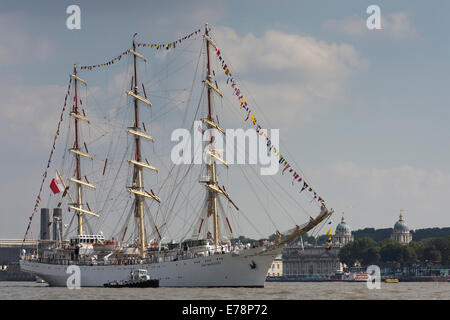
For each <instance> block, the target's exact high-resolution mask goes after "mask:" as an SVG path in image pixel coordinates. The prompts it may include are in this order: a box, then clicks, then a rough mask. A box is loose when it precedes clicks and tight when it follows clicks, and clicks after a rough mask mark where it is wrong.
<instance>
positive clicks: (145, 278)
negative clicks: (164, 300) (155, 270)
mask: <svg viewBox="0 0 450 320" xmlns="http://www.w3.org/2000/svg"><path fill="white" fill-rule="evenodd" d="M103 286H104V287H106V288H158V287H159V280H157V279H150V276H149V275H148V274H147V270H146V269H138V270H133V271H132V272H131V274H130V280H128V281H113V282H108V283H105V284H104V285H103Z"/></svg>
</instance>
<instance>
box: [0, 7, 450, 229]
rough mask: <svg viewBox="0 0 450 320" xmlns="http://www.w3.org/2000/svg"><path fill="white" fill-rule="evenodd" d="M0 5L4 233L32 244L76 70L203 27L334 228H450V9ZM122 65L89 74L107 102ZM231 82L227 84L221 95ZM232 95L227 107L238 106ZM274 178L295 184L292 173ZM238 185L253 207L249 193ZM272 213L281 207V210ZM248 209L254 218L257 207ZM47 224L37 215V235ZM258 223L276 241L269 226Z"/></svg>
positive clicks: (154, 66) (158, 60)
mask: <svg viewBox="0 0 450 320" xmlns="http://www.w3.org/2000/svg"><path fill="white" fill-rule="evenodd" d="M72 4H76V5H78V6H79V7H80V9H81V29H79V30H69V29H68V28H67V27H66V20H67V18H68V16H69V15H68V14H67V13H66V8H67V7H68V6H69V5H72ZM373 4H376V5H378V6H379V7H380V9H381V19H382V20H381V27H382V29H381V30H369V29H368V28H367V26H366V20H367V19H368V17H369V14H367V13H366V10H367V7H368V6H370V5H373ZM0 5H1V7H2V10H1V12H0V94H1V99H0V110H1V112H2V117H0V145H1V150H2V160H1V161H2V163H1V164H2V165H1V167H0V176H1V177H2V178H1V179H2V183H1V186H0V200H1V203H2V209H1V212H0V238H22V237H23V234H24V232H25V229H26V226H27V223H28V217H29V216H30V215H31V213H32V211H33V206H34V201H35V198H36V195H37V192H38V190H39V186H40V182H41V180H42V179H41V178H42V174H43V172H44V170H45V167H46V164H47V159H48V154H49V150H50V147H51V144H52V140H53V136H54V132H55V128H56V125H57V119H58V116H59V112H60V108H61V105H62V103H63V100H64V94H65V91H66V88H67V78H68V77H67V76H68V74H69V72H71V69H72V68H73V64H77V65H83V64H85V65H89V64H96V63H102V62H103V61H108V60H109V59H111V58H113V57H115V56H117V55H118V54H120V53H122V52H123V51H124V50H125V49H127V48H128V47H129V45H130V42H131V37H132V35H133V34H134V33H135V32H137V33H138V39H139V41H142V42H165V41H173V40H175V39H177V38H179V37H180V36H183V35H185V34H189V33H190V32H192V31H194V30H197V29H199V28H201V29H202V30H203V28H204V25H205V23H208V25H209V26H210V27H211V30H212V31H211V32H212V35H213V36H214V39H215V40H216V41H217V43H218V44H219V45H220V47H221V48H222V49H223V50H222V52H223V54H224V57H225V58H226V59H227V61H230V66H232V71H233V72H234V74H235V75H236V76H237V77H238V81H239V83H240V84H241V87H242V88H243V91H244V92H245V94H246V96H248V97H249V101H250V102H251V103H252V104H253V105H255V107H257V111H258V112H259V114H260V116H259V117H260V119H263V120H264V123H265V124H266V125H267V128H279V129H280V139H281V143H282V144H281V147H282V149H281V150H286V152H288V154H289V159H292V161H295V163H296V164H297V165H298V167H299V169H300V170H301V172H302V173H303V174H304V175H305V176H306V177H308V180H309V181H310V182H311V184H312V185H314V188H315V190H317V191H318V192H320V195H321V196H322V197H323V198H324V199H326V203H327V206H328V207H331V208H333V209H334V210H335V211H336V214H335V215H334V217H333V227H335V226H336V224H337V223H338V222H339V220H340V215H341V213H342V212H344V213H345V217H346V221H347V223H348V224H349V226H350V227H351V229H353V230H356V229H361V228H365V227H373V228H387V227H392V226H393V225H394V223H395V222H396V221H397V220H398V215H399V213H400V210H403V211H404V217H405V220H406V222H407V224H408V225H409V226H410V228H411V229H418V228H427V227H448V226H450V215H449V214H448V213H447V211H446V210H447V207H448V206H447V203H446V199H447V198H448V195H449V191H450V168H449V163H450V161H449V160H450V148H449V141H450V129H449V126H448V120H449V119H450V110H449V108H448V105H449V100H450V99H449V96H448V89H447V88H448V83H449V75H448V72H449V68H450V62H449V59H448V57H449V56H450V42H449V41H448V30H450V25H449V24H450V22H449V21H448V19H447V12H448V11H449V10H450V3H448V2H447V1H433V3H432V4H429V3H426V2H423V1H395V2H393V1H360V0H359V1H339V2H338V1H287V0H280V1H262V0H261V1H252V0H248V1H245V0H240V1H189V2H187V1H183V2H181V1H95V2H93V1H4V0H0ZM192 41H197V43H200V44H201V42H200V40H198V39H197V40H192ZM188 48H190V49H192V52H189V50H188V49H186V51H185V53H187V54H189V53H190V54H191V56H192V57H195V54H197V53H198V51H196V50H197V49H196V48H197V47H195V44H193V45H192V47H188ZM198 48H200V47H198ZM175 50H176V49H174V52H175ZM180 50H181V49H180ZM146 53H148V54H150V52H149V51H147V52H146ZM152 54H153V53H152ZM174 54H175V53H174ZM171 57H174V59H175V57H176V56H168V58H164V57H158V56H155V58H154V59H151V61H150V63H149V64H148V70H149V71H148V75H149V76H154V75H155V74H158V73H157V72H158V70H170V69H169V68H170V67H169V64H168V63H169V62H168V61H169V59H170V58H171ZM164 66H165V68H166V69H164ZM191 67H195V65H193V64H192V65H191ZM114 68H116V66H114V67H113V68H111V70H112V71H107V72H105V73H102V72H96V73H92V75H91V74H83V76H86V77H88V78H89V81H91V83H93V85H92V95H93V96H96V97H97V99H98V100H99V101H100V102H99V103H100V104H102V105H103V106H105V105H106V101H108V99H107V97H106V96H107V95H112V94H113V93H114V92H115V89H116V86H118V85H120V84H121V83H123V78H121V76H123V75H122V74H121V73H120V72H122V71H123V70H122V69H120V67H117V68H116V69H114ZM188 68H190V67H188ZM189 70H191V69H189ZM192 70H193V69H192ZM161 72H162V71H161ZM146 76H147V74H146ZM224 79H225V78H220V79H218V81H219V84H220V87H225V84H224ZM147 80H148V79H147ZM127 81H128V80H127ZM191 81H192V78H188V80H187V82H189V83H188V85H186V84H185V87H189V85H190V83H191ZM174 83H176V84H177V85H178V84H181V83H182V82H180V80H178V81H177V82H174ZM174 83H172V84H171V85H175V84H174ZM163 87H164V88H166V89H168V88H169V84H168V83H165V84H163V85H161V88H163ZM170 88H171V87H170ZM170 88H169V89H170ZM151 89H153V88H150V90H149V91H151V92H152V90H151ZM108 90H109V91H108ZM223 90H224V91H226V89H225V88H224V89H223ZM105 92H106V94H105ZM228 93H231V91H228ZM164 94H167V95H169V93H167V92H166V93H164ZM155 96H156V94H155ZM229 96H231V94H230V95H229ZM155 99H156V101H157V98H156V97H155ZM232 99H233V98H232V97H231V98H229V100H226V101H225V105H233V103H236V101H234V100H232ZM233 101H234V102H233ZM155 106H156V107H157V104H155ZM235 107H236V108H238V106H237V105H235ZM152 108H153V107H152ZM154 110H155V108H154ZM156 110H158V109H157V108H156ZM155 112H158V111H155ZM245 125H246V124H245V123H243V122H242V126H243V127H245ZM156 126H158V125H157V124H156ZM160 126H161V127H162V126H163V125H161V124H160ZM235 127H240V124H239V123H235ZM283 147H285V148H286V149H283ZM279 175H280V174H279ZM277 179H279V181H280V183H284V184H285V186H286V188H287V189H289V188H290V187H291V181H290V180H289V179H288V178H286V177H284V176H283V177H278V178H277ZM283 179H284V180H283ZM46 184H47V182H46ZM236 190H239V194H238V196H237V199H238V200H241V201H240V202H241V203H242V202H245V199H246V197H247V196H249V195H250V192H249V191H248V190H245V189H242V188H240V187H239V186H237V189H236ZM295 196H296V197H299V199H300V198H302V197H304V195H303V194H299V193H295ZM302 201H304V199H302ZM238 202H239V201H238ZM308 205H309V202H308V201H306V206H308ZM268 206H269V208H270V210H274V211H276V210H277V205H276V204H275V202H270V204H269V203H268ZM291 210H296V209H295V208H292V209H291ZM311 210H312V209H311ZM247 211H248V212H249V214H250V215H256V214H257V213H256V212H252V206H248V210H247ZM254 211H256V209H254ZM291 214H292V215H295V214H296V213H295V212H291ZM256 219H257V218H256ZM302 219H303V220H302ZM304 219H305V216H302V215H299V216H298V217H297V218H295V220H296V221H298V222H299V223H302V221H303V222H304V221H305V220H304ZM38 225H39V220H38V218H37V217H36V218H35V220H34V221H33V230H35V234H37V233H38V231H37V230H38V229H37V228H38ZM261 228H262V229H263V230H264V231H263V233H264V234H270V233H272V232H270V230H271V229H270V225H265V226H262V227H261ZM280 228H287V224H286V225H283V224H282V226H281V227H280ZM272 231H273V230H272Z"/></svg>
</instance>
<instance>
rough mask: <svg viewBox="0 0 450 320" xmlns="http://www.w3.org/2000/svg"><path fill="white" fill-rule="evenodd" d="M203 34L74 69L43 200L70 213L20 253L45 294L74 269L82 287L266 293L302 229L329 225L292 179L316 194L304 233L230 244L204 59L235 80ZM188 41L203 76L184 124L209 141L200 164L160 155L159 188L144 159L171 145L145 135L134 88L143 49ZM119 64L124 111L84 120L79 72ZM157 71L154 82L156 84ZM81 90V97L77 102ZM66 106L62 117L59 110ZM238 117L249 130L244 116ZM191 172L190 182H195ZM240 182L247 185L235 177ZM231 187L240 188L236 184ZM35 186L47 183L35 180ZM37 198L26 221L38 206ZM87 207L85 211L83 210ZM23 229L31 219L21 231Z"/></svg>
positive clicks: (218, 131) (145, 102) (290, 231)
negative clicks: (140, 282)
mask: <svg viewBox="0 0 450 320" xmlns="http://www.w3.org/2000/svg"><path fill="white" fill-rule="evenodd" d="M210 32H211V29H210V27H209V26H208V25H206V26H205V28H204V32H201V30H200V29H199V30H198V31H196V32H195V33H192V34H190V35H189V36H187V37H183V38H181V39H180V40H178V41H176V42H172V43H167V44H142V43H137V42H136V41H135V38H136V34H135V36H133V41H132V47H131V48H130V49H128V50H127V51H125V52H124V53H122V54H121V55H120V56H118V57H117V58H115V59H113V60H111V61H110V62H108V63H104V64H101V65H94V66H82V67H78V66H76V65H75V66H74V68H73V72H72V73H71V74H70V83H69V89H68V92H67V95H66V101H65V104H64V108H63V112H62V113H61V118H60V123H59V124H58V132H57V135H56V136H55V141H56V140H57V138H58V136H59V134H60V124H61V122H62V121H63V119H69V121H66V122H65V123H66V124H67V126H68V128H67V132H66V136H65V148H63V150H62V151H61V153H62V155H61V159H62V160H61V163H60V164H58V167H57V168H55V175H54V178H53V180H52V181H51V184H50V188H51V190H52V191H53V194H52V193H50V196H49V197H50V198H51V200H49V201H53V202H54V203H55V207H57V208H59V210H60V212H61V211H62V209H67V212H68V214H67V215H65V214H64V216H62V215H61V214H59V217H60V218H61V219H60V220H56V221H55V220H54V221H53V223H54V224H55V225H54V226H53V230H54V237H53V240H45V241H41V243H40V246H39V248H38V249H37V250H35V251H34V252H25V251H24V252H23V254H22V256H21V260H20V267H21V270H23V271H26V272H30V273H32V274H34V275H36V276H38V277H39V278H41V279H43V280H45V281H46V282H47V283H48V284H49V285H51V286H67V285H69V282H70V281H71V278H70V277H71V275H72V273H71V271H70V270H72V269H70V268H69V267H71V266H77V267H78V268H79V286H81V287H100V286H104V285H105V284H106V283H111V282H120V281H126V280H128V279H129V277H130V274H132V273H133V272H134V271H136V270H147V274H148V275H149V276H150V278H151V279H157V280H159V285H160V286H162V287H263V286H264V282H265V279H266V276H267V271H268V269H269V267H270V266H271V264H272V261H273V260H274V259H275V258H276V257H277V256H278V255H279V254H280V253H281V252H282V250H283V248H284V247H285V246H286V245H288V244H289V243H291V242H293V241H294V240H296V239H297V238H298V237H300V236H301V235H303V234H305V233H306V232H309V231H311V230H313V229H317V227H320V226H322V227H323V225H324V224H325V223H326V222H327V221H328V220H329V219H330V216H331V215H332V213H333V210H332V209H328V208H327V207H326V205H325V203H324V201H323V200H322V199H321V198H320V197H318V196H317V194H316V192H315V191H312V189H311V187H309V185H308V184H307V183H306V182H305V181H304V180H302V178H301V177H300V176H299V174H297V173H296V172H294V175H293V179H294V180H295V183H298V185H299V186H300V187H301V188H299V190H298V191H299V192H300V193H301V192H302V191H303V192H304V193H307V192H308V190H309V191H310V193H311V195H312V194H313V193H314V198H313V199H312V200H311V201H313V200H314V201H315V204H317V205H316V206H315V207H314V208H315V209H317V211H318V212H317V213H316V214H315V217H313V216H308V217H307V221H306V222H304V223H302V224H296V223H293V224H291V226H290V227H289V228H287V231H284V232H280V231H278V230H277V229H273V230H272V236H271V237H266V238H265V239H263V240H257V241H253V242H248V243H245V241H243V239H245V238H243V237H241V238H238V237H237V236H236V231H235V232H233V229H234V228H235V227H236V226H232V221H236V220H238V219H234V218H233V219H232V218H231V216H232V215H234V214H236V213H237V212H239V214H241V213H242V210H241V211H240V210H239V207H238V206H237V205H236V203H235V202H234V201H233V200H232V197H231V194H232V192H231V191H229V188H226V187H225V185H224V184H223V183H222V181H220V180H221V175H220V172H221V171H227V170H228V168H229V164H228V163H227V162H226V161H225V159H224V157H223V155H222V154H223V150H221V149H220V148H219V147H217V146H216V143H217V140H218V139H219V138H220V137H221V138H223V137H224V136H225V130H224V129H223V128H222V127H221V124H220V122H219V114H218V112H217V110H218V109H219V107H220V103H215V101H220V99H222V98H223V93H222V91H221V90H220V89H219V87H218V84H217V81H216V74H217V73H218V72H219V71H220V70H214V69H213V63H212V61H211V60H212V57H211V56H212V55H214V54H215V56H217V57H218V60H217V61H216V63H215V65H216V66H220V67H219V68H217V69H222V70H224V72H225V75H226V76H227V84H229V83H233V82H234V79H233V78H230V76H231V74H230V70H229V67H228V66H227V65H226V64H225V63H224V61H223V56H222V54H221V53H220V50H219V49H218V47H217V45H216V42H215V40H214V37H213V36H212V35H211V34H210ZM191 36H193V37H197V38H199V39H200V40H201V41H202V44H201V54H200V55H199V58H198V61H199V62H200V61H201V62H203V63H202V65H203V69H202V71H201V72H199V74H201V75H200V78H201V83H200V84H199V86H201V88H202V91H201V94H200V98H199V103H198V105H197V109H195V113H194V117H193V120H192V121H191V122H190V123H189V125H190V128H191V130H190V132H194V135H195V133H197V134H198V133H201V134H202V136H205V135H204V134H205V132H210V134H209V136H207V138H206V139H203V140H202V144H201V147H202V150H204V152H203V154H202V156H203V159H205V161H204V163H203V162H202V163H200V164H196V163H195V161H192V162H193V163H189V164H185V165H180V164H172V165H170V166H169V165H168V163H170V160H167V159H163V160H161V158H160V159H159V160H160V162H161V163H163V164H164V165H165V168H163V169H164V171H166V172H167V179H165V178H164V177H163V178H162V179H161V178H160V177H158V176H159V175H160V171H163V170H159V169H158V168H157V167H156V166H155V164H154V163H155V162H156V160H155V161H151V160H152V156H151V155H152V152H149V151H148V150H151V149H152V148H153V149H154V148H155V145H156V144H159V143H160V144H166V145H169V143H168V142H167V143H165V142H164V141H157V140H156V139H154V138H153V137H152V136H151V135H150V130H151V127H152V126H153V127H157V129H158V130H164V128H165V124H164V123H161V122H162V121H159V120H158V117H157V116H156V117H153V118H150V117H149V116H148V114H149V113H150V114H151V113H152V112H153V111H152V110H153V109H154V107H153V106H152V103H151V102H150V100H149V99H150V98H151V97H152V94H153V95H154V96H155V97H156V96H157V95H158V94H157V93H154V92H153V93H152V92H148V93H149V94H147V91H146V88H145V86H144V84H143V82H142V83H140V82H139V80H140V75H141V74H140V72H139V71H140V68H139V65H140V64H141V63H146V62H147V59H146V58H145V57H144V55H143V52H142V51H143V48H144V47H150V48H153V49H157V50H164V52H165V51H168V50H169V48H170V49H173V48H175V47H176V46H177V47H180V46H181V42H183V41H187V39H188V38H190V37H191ZM139 51H140V52H139ZM125 56H126V57H128V58H129V60H128V61H129V64H128V69H127V70H128V71H127V72H126V73H125V74H124V75H123V77H122V78H121V79H122V80H123V81H122V83H125V85H126V86H125V88H123V90H122V91H121V94H120V96H121V97H122V98H121V99H123V97H126V103H125V104H124V106H123V107H122V108H119V109H116V110H121V111H122V112H111V110H107V107H105V108H106V111H105V113H104V114H103V115H100V112H98V111H97V112H93V117H92V118H89V116H88V109H89V105H88V104H89V103H91V101H92V98H91V95H90V94H89V92H88V93H86V92H87V90H86V89H85V88H86V86H87V83H86V81H85V80H84V79H82V78H81V76H83V75H82V74H80V73H82V71H85V70H86V71H90V70H92V68H94V69H95V68H102V67H105V68H106V67H109V66H111V65H114V64H117V63H118V61H119V60H121V59H124V58H125ZM166 63H170V62H166ZM197 69H198V65H197ZM197 69H196V72H197ZM155 73H156V77H157V76H159V75H158V74H157V72H155ZM155 73H152V74H153V75H155ZM83 78H85V77H83ZM130 78H131V79H130ZM199 82H200V81H199ZM147 83H149V82H147ZM150 83H151V81H150ZM232 89H233V90H234V92H235V93H236V91H237V94H235V95H236V97H237V98H238V99H239V103H240V108H241V110H242V109H244V110H248V105H247V103H246V102H245V101H244V98H243V97H242V95H241V93H240V92H239V91H240V90H236V86H232ZM83 93H86V96H83V97H82V94H83ZM110 93H115V91H114V90H111V91H110ZM188 98H190V97H188ZM122 101H123V100H122ZM66 104H67V105H68V107H69V108H70V112H67V113H64V110H65V107H66ZM153 104H155V103H153ZM185 118H186V116H185ZM246 118H247V119H248V118H250V121H252V123H253V124H255V123H256V118H254V115H253V114H251V112H250V111H249V112H248V114H247V117H246ZM105 119H106V120H105ZM149 119H151V120H149ZM247 119H246V120H247ZM184 120H186V119H184ZM145 122H147V125H145ZM184 124H186V122H184ZM259 129H260V128H258V129H257V132H258V131H259ZM155 130H156V129H155ZM111 132H114V133H111ZM110 133H111V134H110ZM61 134H62V133H61ZM260 136H261V133H260ZM267 139H269V138H267ZM60 140H61V139H60ZM86 142H88V143H86ZM88 145H89V149H88ZM205 145H206V147H204V146H205ZM268 146H269V144H267V147H268ZM96 148H97V149H96ZM54 149H55V143H54V144H53V148H52V152H51V154H50V159H51V158H52V156H53V154H55V155H56V152H55V153H54V152H53V151H54ZM94 149H96V150H94ZM270 150H272V149H270ZM270 150H269V153H270V152H271V151H270ZM89 151H91V152H92V153H90V152H89ZM273 151H274V150H273ZM277 154H279V152H278V153H277ZM185 156H186V155H185ZM194 157H195V156H190V155H189V157H188V158H191V159H192V160H193V158H194ZM50 159H49V164H48V166H47V169H49V167H50ZM149 159H150V161H149ZM278 159H279V160H280V161H277V162H278V163H277V165H280V166H281V167H282V168H283V172H284V171H285V170H289V171H288V172H291V171H292V165H290V164H288V162H287V161H286V160H285V158H284V157H283V156H282V155H281V154H279V157H278V158H277V160H278ZM152 162H153V163H152ZM194 169H196V170H198V171H199V173H195V174H194V173H193V171H194ZM47 172H52V171H50V169H49V170H46V171H45V174H44V180H43V181H45V178H46V177H47ZM49 176H50V177H52V176H51V175H49ZM188 176H193V177H194V178H193V179H194V180H196V181H195V183H196V185H197V186H199V189H200V191H199V192H196V193H194V191H192V188H191V187H190V186H188V185H187V183H185V182H186V180H187V177H188ZM223 176H226V174H222V177H223ZM241 178H242V179H244V177H243V176H242V177H241ZM190 181H191V182H192V179H191V180H190ZM232 182H233V183H236V184H238V185H239V184H240V183H241V182H239V181H235V179H234V178H233V181H232ZM233 183H232V184H233ZM42 185H44V186H46V185H48V183H46V184H44V182H43V183H42ZM42 185H41V191H42V189H43V188H42ZM292 185H294V182H292ZM300 189H301V190H300ZM154 190H155V191H154ZM304 190H306V191H304ZM41 191H40V192H39V196H38V201H37V204H36V205H35V212H37V208H39V207H40V206H42V201H41V197H40V196H41ZM311 191H312V192H311ZM159 192H161V193H164V194H165V196H164V197H163V196H161V195H160V194H158V193H159ZM317 200H319V201H317ZM89 203H91V204H93V205H92V207H91V205H90V204H89ZM180 203H181V204H180ZM94 204H95V205H94ZM47 210H48V209H47ZM280 210H281V209H280ZM114 212H117V215H114ZM177 212H183V213H185V216H186V218H182V222H181V224H182V227H181V228H182V229H183V230H188V232H183V234H182V235H175V234H174V231H173V229H170V226H171V224H173V223H174V221H175V216H176V214H177ZM107 218H108V219H107ZM269 219H270V217H269ZM31 220H32V217H30V224H31ZM250 220H251V219H250ZM250 223H251V221H250ZM105 225H106V226H105ZM102 227H103V228H106V229H107V228H110V229H111V233H110V235H109V236H108V237H106V236H105V235H104V234H103V232H102V231H100V230H102ZM237 227H239V226H237ZM28 229H29V227H28ZM28 229H27V232H28ZM103 231H105V229H103ZM175 233H176V231H175ZM25 237H26V236H25ZM25 237H24V239H25Z"/></svg>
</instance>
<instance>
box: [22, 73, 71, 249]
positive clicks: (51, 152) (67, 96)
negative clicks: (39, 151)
mask: <svg viewBox="0 0 450 320" xmlns="http://www.w3.org/2000/svg"><path fill="white" fill-rule="evenodd" d="M71 85H72V78H70V80H69V85H68V87H67V92H66V96H65V98H64V105H63V108H62V110H61V115H60V117H59V121H58V128H57V129H56V133H55V137H54V138H53V146H52V148H51V150H50V156H49V158H48V162H47V168H46V169H45V172H44V174H43V175H42V182H41V187H40V188H39V193H38V195H37V197H36V201H35V203H34V209H33V213H32V214H31V216H30V217H29V221H28V226H27V230H26V231H25V235H24V237H23V241H22V243H24V242H25V240H26V238H27V234H28V231H29V230H30V227H31V222H32V221H33V217H34V214H35V213H36V211H37V208H38V207H39V202H41V200H42V199H41V193H42V188H43V186H44V183H45V180H46V178H47V172H48V169H49V168H50V163H51V161H52V157H53V152H54V151H55V146H56V140H57V139H58V137H59V130H60V128H61V123H62V121H63V115H64V111H65V110H66V106H67V99H68V98H69V96H70V87H71Z"/></svg>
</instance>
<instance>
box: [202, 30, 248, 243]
mask: <svg viewBox="0 0 450 320" xmlns="http://www.w3.org/2000/svg"><path fill="white" fill-rule="evenodd" d="M208 31H209V30H208V25H207V24H206V26H205V44H206V56H207V60H206V79H205V80H204V82H205V84H206V85H207V96H208V117H207V118H206V119H202V121H203V122H204V123H206V125H207V126H208V127H209V129H217V130H218V131H220V132H221V133H222V134H225V130H223V129H222V128H220V127H219V125H218V124H216V123H215V122H214V117H213V110H212V95H211V94H212V91H211V90H213V91H214V92H215V93H217V94H218V95H219V96H221V97H222V93H221V92H220V90H219V89H218V88H217V86H215V85H214V84H213V83H212V76H211V65H210V58H209V51H210V48H209V46H210V45H212V46H213V47H216V46H215V44H214V42H213V41H212V40H211V38H210V37H209V34H208ZM210 146H211V149H210V150H209V151H208V154H209V156H210V162H209V163H207V164H206V170H207V181H205V182H206V186H207V187H208V190H207V204H208V212H207V217H210V216H213V224H214V229H213V232H214V235H213V240H214V244H215V245H218V244H219V240H220V239H219V216H218V212H217V194H221V195H223V196H225V197H226V198H227V199H228V201H229V202H230V203H231V204H232V205H233V206H234V207H235V208H236V209H237V210H239V208H238V207H236V205H235V204H234V203H233V201H232V200H231V198H230V196H229V195H228V193H227V192H226V190H225V187H222V188H221V187H220V186H219V185H218V181H217V170H216V160H218V161H220V162H221V163H222V164H224V165H225V166H226V167H228V164H227V163H226V162H225V161H224V160H223V159H221V158H220V157H219V156H218V154H217V153H216V150H215V148H214V137H213V135H211V140H210ZM226 220H227V224H228V227H229V229H230V231H231V232H233V231H232V230H231V226H230V223H229V221H228V218H226ZM202 224H203V220H202V222H201V225H200V229H201V227H202ZM199 232H200V230H199Z"/></svg>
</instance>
